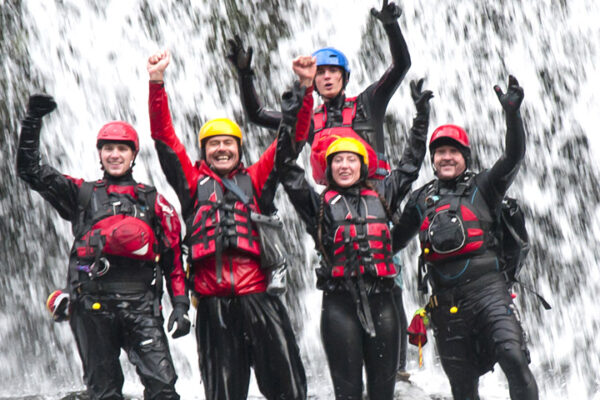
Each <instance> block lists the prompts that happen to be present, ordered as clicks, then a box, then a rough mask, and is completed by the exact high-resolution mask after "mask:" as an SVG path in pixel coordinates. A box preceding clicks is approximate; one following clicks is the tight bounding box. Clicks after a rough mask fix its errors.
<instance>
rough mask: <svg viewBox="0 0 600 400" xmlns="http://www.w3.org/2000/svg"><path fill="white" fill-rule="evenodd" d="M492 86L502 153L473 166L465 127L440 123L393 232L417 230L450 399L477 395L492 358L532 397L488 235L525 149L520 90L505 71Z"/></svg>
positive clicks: (401, 241) (520, 340)
mask: <svg viewBox="0 0 600 400" xmlns="http://www.w3.org/2000/svg"><path fill="white" fill-rule="evenodd" d="M494 90H495V91H496V94H497V96H498V99H499V101H500V104H501V105H502V108H503V109H504V111H505V115H506V126H507V132H506V143H505V149H504V153H503V154H502V156H501V157H500V159H499V160H498V161H496V163H495V164H494V165H493V166H492V168H490V169H487V170H484V171H483V172H480V173H474V172H471V171H470V170H469V167H470V164H471V146H470V143H469V138H468V136H467V133H466V132H465V130H464V129H462V128H461V127H459V126H456V125H442V126H440V127H438V128H437V129H436V130H435V131H434V132H433V134H432V136H431V140H430V142H429V151H430V155H431V161H432V164H433V168H434V171H435V175H436V177H437V179H435V180H433V181H431V182H430V183H428V184H426V185H425V186H423V187H422V188H420V189H418V190H416V191H415V192H413V194H412V195H411V197H410V199H409V200H408V202H407V204H406V206H405V209H404V211H403V213H402V216H401V217H400V220H399V222H398V224H397V225H396V227H398V228H397V229H395V230H394V233H393V242H394V248H395V249H400V248H402V247H404V246H405V245H406V244H407V243H408V241H409V240H410V239H411V238H412V237H413V236H414V235H415V234H417V233H419V239H420V241H421V249H422V252H421V259H420V261H421V265H423V264H424V265H425V266H426V270H427V275H426V279H427V280H428V282H429V284H430V285H431V286H432V288H433V295H432V296H431V299H430V304H429V306H428V311H429V313H430V314H431V321H432V322H433V324H434V326H435V336H436V341H437V345H438V350H439V353H440V357H441V360H442V366H443V367H444V371H445V372H446V375H447V376H448V378H449V380H450V385H451V387H452V394H453V396H454V399H456V400H467V399H471V400H473V399H478V398H479V395H478V381H479V377H480V376H481V375H483V374H484V373H486V372H487V371H490V370H491V369H492V367H493V366H494V364H495V363H496V362H497V363H499V364H500V367H501V368H502V370H503V371H504V373H505V375H506V377H507V379H508V385H509V390H510V396H511V399H521V400H532V399H537V398H538V390H537V384H536V382H535V378H534V377H533V374H532V373H531V371H530V369H529V366H528V364H529V361H530V358H529V352H528V350H527V347H526V343H525V340H524V332H523V329H522V328H521V325H520V323H519V320H518V316H517V315H515V309H514V306H513V304H512V299H511V296H510V294H509V290H508V286H507V282H506V280H505V278H504V276H503V274H502V272H501V271H500V262H501V261H500V259H499V253H498V251H497V249H496V244H497V240H496V238H495V237H494V235H493V229H494V224H495V221H496V220H497V213H498V212H499V210H500V208H499V207H500V205H501V202H502V200H503V198H504V195H505V193H506V191H507V190H508V187H509V186H510V184H511V183H512V182H513V180H514V178H515V176H516V174H517V172H518V171H519V167H520V165H521V163H522V161H523V158H524V156H525V132H524V129H523V123H522V120H521V115H520V113H519V107H520V105H521V102H522V101H523V89H522V88H521V87H520V86H519V83H518V82H517V80H516V79H515V78H514V77H513V76H509V79H508V89H507V92H506V93H503V92H502V90H501V89H500V88H499V87H498V86H495V87H494ZM420 268H421V267H420ZM426 285H427V282H425V288H426ZM425 290H426V289H425Z"/></svg>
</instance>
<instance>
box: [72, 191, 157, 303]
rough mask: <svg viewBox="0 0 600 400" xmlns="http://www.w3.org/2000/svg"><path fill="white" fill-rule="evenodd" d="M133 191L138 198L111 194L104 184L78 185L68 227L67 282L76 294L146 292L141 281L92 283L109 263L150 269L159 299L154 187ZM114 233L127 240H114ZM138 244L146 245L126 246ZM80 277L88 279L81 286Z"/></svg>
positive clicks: (103, 272)
mask: <svg viewBox="0 0 600 400" xmlns="http://www.w3.org/2000/svg"><path fill="white" fill-rule="evenodd" d="M134 192H135V195H136V198H133V197H132V196H129V195H127V194H113V195H109V194H108V191H107V187H106V183H105V182H104V181H103V180H98V181H95V182H83V183H82V184H81V186H80V188H79V193H78V199H77V204H78V212H77V217H76V219H75V221H73V224H72V230H73V235H74V236H75V241H74V243H73V247H72V249H71V259H70V263H69V283H70V285H71V287H72V288H74V289H75V290H77V292H78V293H81V292H106V291H108V292H123V291H134V292H138V293H139V292H142V291H143V290H142V289H143V288H145V289H146V290H147V289H148V286H147V285H146V284H143V283H141V282H103V283H101V282H98V281H96V278H98V277H100V276H102V275H104V274H105V273H107V272H108V270H109V268H110V265H111V261H112V263H113V264H115V263H116V264H126V265H136V264H137V265H138V266H139V267H153V268H154V281H153V284H154V286H155V289H156V291H157V298H160V296H161V295H162V271H161V269H160V268H156V263H157V262H158V261H159V254H160V243H161V240H160V238H162V230H161V229H160V224H159V222H158V221H157V218H156V214H155V210H154V204H155V203H156V196H157V192H156V188H154V187H153V186H148V185H143V184H140V183H138V184H136V185H135V186H134ZM111 197H112V198H111ZM132 227H133V228H132ZM117 231H118V232H117ZM115 234H116V235H117V237H119V238H121V239H122V238H125V239H127V238H129V239H131V241H130V242H119V241H118V240H117V241H114V240H113V236H114V235H115ZM139 235H142V236H139ZM136 241H137V242H139V241H142V242H144V243H146V244H147V246H143V247H142V248H140V249H136V248H135V247H134V248H131V249H130V248H128V247H127V246H128V245H130V244H132V243H134V244H135V243H136ZM81 272H83V273H85V274H87V275H88V277H89V280H84V281H81V280H80V273H81ZM126 286H128V288H125V287H126Z"/></svg>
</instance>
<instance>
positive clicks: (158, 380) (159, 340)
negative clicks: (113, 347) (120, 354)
mask: <svg viewBox="0 0 600 400" xmlns="http://www.w3.org/2000/svg"><path fill="white" fill-rule="evenodd" d="M139 297H140V299H139V300H134V299H126V300H128V301H127V304H128V305H129V306H128V307H123V306H121V307H119V308H118V310H119V311H118V312H119V317H120V320H121V323H122V327H123V331H124V332H123V334H124V344H123V348H124V349H125V351H127V355H128V357H129V361H131V363H132V364H133V365H135V367H136V371H137V374H138V376H139V377H140V381H141V382H142V384H143V385H144V388H145V390H144V399H146V400H151V399H152V400H154V399H160V400H163V399H165V400H167V399H169V400H171V399H173V400H178V399H179V395H178V394H177V392H176V391H175V381H176V380H177V375H176V374H175V367H174V366H173V360H172V358H171V353H170V352H169V344H168V342H167V337H166V335H165V332H164V329H163V319H162V316H154V307H153V299H154V296H153V295H152V293H147V294H145V295H141V296H139Z"/></svg>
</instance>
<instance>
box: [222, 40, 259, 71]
mask: <svg viewBox="0 0 600 400" xmlns="http://www.w3.org/2000/svg"><path fill="white" fill-rule="evenodd" d="M227 43H229V53H228V54H227V59H228V60H229V61H230V62H231V63H232V64H233V66H234V67H235V69H237V70H238V72H240V71H250V64H251V63H252V52H253V50H252V47H248V49H247V50H244V44H243V43H242V38H240V36H239V35H235V37H234V38H233V39H229V40H227Z"/></svg>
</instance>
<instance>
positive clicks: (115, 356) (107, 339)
mask: <svg viewBox="0 0 600 400" xmlns="http://www.w3.org/2000/svg"><path fill="white" fill-rule="evenodd" d="M94 303H99V304H100V306H101V308H100V309H99V310H93V309H92V304H94ZM69 324H70V325H71V330H72V331H73V335H74V336H75V341H76V342H77V349H78V350H79V356H80V357H81V362H82V364H83V371H84V374H83V379H84V381H85V384H86V386H87V391H88V394H89V396H90V399H91V400H99V399H111V400H115V399H116V400H118V399H123V394H122V392H121V390H122V388H123V371H122V370H121V364H120V363H119V354H120V353H121V343H120V332H119V327H118V325H119V324H118V321H117V317H116V315H115V314H114V313H112V312H111V311H109V308H108V305H107V303H106V302H105V301H103V300H102V299H99V298H95V297H92V296H90V295H82V296H80V297H79V298H78V299H77V300H75V301H74V302H73V304H72V314H71V318H70V319H69Z"/></svg>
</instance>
